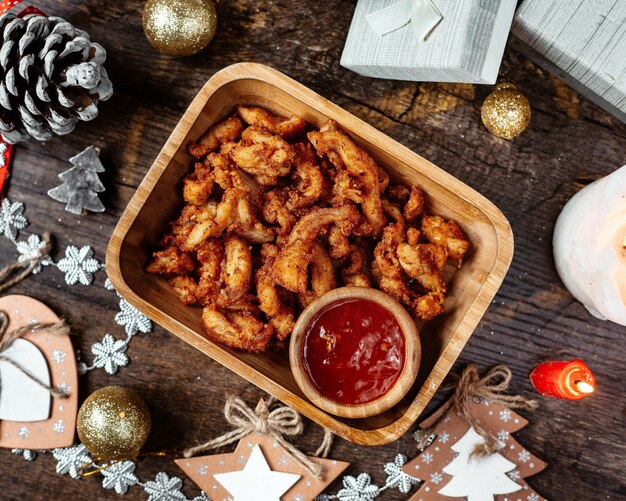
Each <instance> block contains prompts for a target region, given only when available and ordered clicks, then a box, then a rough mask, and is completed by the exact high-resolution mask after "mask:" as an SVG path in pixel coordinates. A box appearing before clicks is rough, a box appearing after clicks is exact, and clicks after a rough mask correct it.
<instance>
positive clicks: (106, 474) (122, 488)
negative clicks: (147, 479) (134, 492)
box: [102, 461, 139, 495]
mask: <svg viewBox="0 0 626 501" xmlns="http://www.w3.org/2000/svg"><path fill="white" fill-rule="evenodd" d="M135 466H136V465H135V463H134V462H133V461H120V462H119V463H113V464H112V465H111V466H108V467H107V468H105V469H103V470H102V477H103V478H102V487H104V488H105V489H115V492H117V493H118V494H120V495H122V494H126V491H128V488H129V487H132V486H133V485H137V484H138V483H139V479H138V478H137V476H136V475H135Z"/></svg>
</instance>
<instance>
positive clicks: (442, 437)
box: [439, 431, 450, 444]
mask: <svg viewBox="0 0 626 501" xmlns="http://www.w3.org/2000/svg"><path fill="white" fill-rule="evenodd" d="M448 440H450V434H449V433H447V432H445V431H444V432H443V433H442V434H441V435H439V441H440V442H441V443H442V444H446V443H448Z"/></svg>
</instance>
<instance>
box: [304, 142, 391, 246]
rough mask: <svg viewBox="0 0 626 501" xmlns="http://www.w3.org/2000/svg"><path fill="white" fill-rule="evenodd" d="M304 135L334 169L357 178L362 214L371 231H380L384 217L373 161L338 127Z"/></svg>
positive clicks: (377, 177) (377, 173)
mask: <svg viewBox="0 0 626 501" xmlns="http://www.w3.org/2000/svg"><path fill="white" fill-rule="evenodd" d="M307 136H308V138H309V140H310V141H311V143H312V144H313V146H314V147H315V149H316V150H317V152H318V154H320V155H323V156H327V157H328V159H329V160H330V162H331V163H332V164H333V165H334V166H335V167H336V168H337V169H344V168H345V169H346V170H347V171H348V173H349V174H350V176H352V177H354V178H355V179H357V180H358V181H359V182H360V184H361V186H362V189H363V195H364V197H365V198H364V200H363V203H362V204H361V206H362V209H363V214H364V215H365V217H366V219H367V221H368V222H369V224H370V225H371V227H372V230H373V233H374V235H376V236H378V235H380V233H381V232H382V229H383V227H384V226H385V223H386V221H385V215H384V214H383V209H382V204H381V199H380V193H381V189H380V188H381V185H380V178H379V167H378V165H376V162H374V160H373V159H372V158H371V157H370V156H369V155H368V154H367V153H366V152H365V151H364V150H363V149H361V148H359V147H357V145H355V144H354V143H353V142H352V140H350V138H349V137H348V136H346V135H345V134H344V133H343V132H341V131H327V132H318V131H313V132H309V133H308V134H307ZM338 159H339V160H338Z"/></svg>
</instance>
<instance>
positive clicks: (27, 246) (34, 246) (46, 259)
mask: <svg viewBox="0 0 626 501" xmlns="http://www.w3.org/2000/svg"><path fill="white" fill-rule="evenodd" d="M45 246H46V242H45V241H44V240H42V238H41V237H40V236H39V235H31V236H29V237H28V239H27V240H26V241H22V242H17V243H16V244H15V247H16V249H17V252H19V253H20V255H19V257H18V258H17V260H18V261H19V262H20V263H21V262H24V261H26V260H28V259H33V258H37V257H39V256H40V255H41V250H42V249H43V248H44V247H45ZM51 264H54V262H53V261H52V258H51V257H50V256H49V255H48V254H46V255H44V256H42V257H41V259H40V260H39V262H38V263H37V266H35V267H34V268H33V273H34V274H37V273H39V272H40V271H41V269H42V267H43V266H50V265H51Z"/></svg>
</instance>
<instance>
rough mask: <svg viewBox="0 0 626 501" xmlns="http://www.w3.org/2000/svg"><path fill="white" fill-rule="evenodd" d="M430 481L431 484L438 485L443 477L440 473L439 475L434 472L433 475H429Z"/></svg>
mask: <svg viewBox="0 0 626 501" xmlns="http://www.w3.org/2000/svg"><path fill="white" fill-rule="evenodd" d="M430 481H431V482H432V483H433V484H435V485H436V484H439V483H441V482H443V475H442V474H441V473H439V472H438V471H436V472H435V473H431V474H430Z"/></svg>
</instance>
